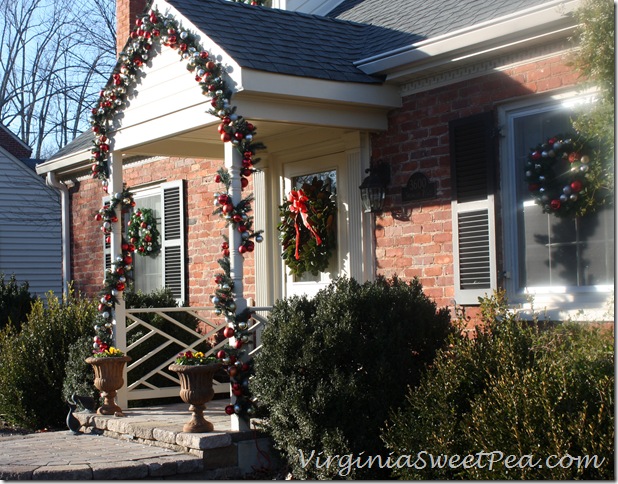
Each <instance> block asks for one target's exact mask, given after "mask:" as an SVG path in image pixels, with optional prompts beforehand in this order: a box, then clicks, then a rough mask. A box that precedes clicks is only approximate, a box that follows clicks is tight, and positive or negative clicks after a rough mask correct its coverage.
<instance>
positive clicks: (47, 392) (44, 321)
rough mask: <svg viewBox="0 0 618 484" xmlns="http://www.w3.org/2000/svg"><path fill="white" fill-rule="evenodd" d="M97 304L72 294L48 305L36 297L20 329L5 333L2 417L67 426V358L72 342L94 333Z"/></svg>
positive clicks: (0, 341) (33, 425)
mask: <svg viewBox="0 0 618 484" xmlns="http://www.w3.org/2000/svg"><path fill="white" fill-rule="evenodd" d="M97 313H98V312H97V306H96V303H94V302H92V301H90V300H88V299H81V298H79V297H77V296H75V295H74V294H73V293H71V294H69V295H68V297H64V298H62V299H59V298H58V297H57V296H55V295H54V294H52V293H49V294H48V296H47V304H44V303H43V301H42V300H41V299H37V300H36V301H35V302H34V303H33V305H32V310H31V311H30V313H29V314H28V318H27V321H26V322H25V323H24V324H23V326H22V328H21V330H20V331H19V330H18V329H17V328H15V327H13V326H12V325H9V326H7V327H6V328H4V329H3V330H2V331H0V415H1V416H2V418H3V419H4V420H6V421H8V422H10V423H12V424H15V425H18V426H21V427H25V428H29V429H32V430H37V429H43V428H48V429H57V428H62V427H63V426H64V427H65V428H66V426H65V425H64V421H65V418H66V415H67V412H68V410H69V407H68V406H67V404H66V401H65V399H64V398H63V393H62V391H63V381H64V379H65V374H66V362H67V359H68V355H69V354H70V352H71V347H72V345H73V344H74V343H75V342H76V341H77V340H79V339H80V338H81V337H83V336H87V335H91V333H92V331H93V329H92V328H93V321H95V318H96V315H97Z"/></svg>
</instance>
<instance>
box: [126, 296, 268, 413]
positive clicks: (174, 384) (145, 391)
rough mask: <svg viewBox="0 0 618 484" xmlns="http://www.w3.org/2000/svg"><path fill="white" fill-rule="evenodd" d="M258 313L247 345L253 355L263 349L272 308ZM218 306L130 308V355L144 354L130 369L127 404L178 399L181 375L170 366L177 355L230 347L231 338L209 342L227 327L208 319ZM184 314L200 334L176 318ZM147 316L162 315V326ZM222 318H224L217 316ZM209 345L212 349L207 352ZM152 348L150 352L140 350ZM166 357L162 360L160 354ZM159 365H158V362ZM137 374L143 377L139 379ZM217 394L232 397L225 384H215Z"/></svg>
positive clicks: (128, 346)
mask: <svg viewBox="0 0 618 484" xmlns="http://www.w3.org/2000/svg"><path fill="white" fill-rule="evenodd" d="M251 310H252V311H255V314H253V316H252V318H251V319H250V320H249V321H250V326H249V331H251V332H252V333H253V335H254V337H253V339H252V340H251V341H250V342H249V344H248V345H247V346H246V347H247V350H248V352H249V354H250V355H252V356H253V355H255V354H256V352H258V351H259V349H260V348H261V337H260V336H261V332H262V330H263V329H264V326H265V323H266V318H267V314H268V312H269V311H270V310H271V308H269V307H251ZM214 311H215V308H214V307H169V308H139V309H137V308H135V309H128V308H127V309H126V310H125V317H126V325H127V326H126V335H127V352H128V353H129V354H131V353H133V354H136V353H137V354H141V355H142V356H140V357H139V358H137V359H135V358H134V359H133V361H131V362H130V364H129V365H128V366H127V374H128V379H127V381H128V386H127V401H131V400H143V399H152V398H164V397H177V396H178V394H179V389H180V381H179V379H178V377H177V375H176V374H175V373H173V372H170V371H169V370H168V369H167V367H168V366H169V365H170V364H171V363H173V362H174V360H175V358H176V355H178V353H180V352H184V351H187V350H191V351H203V352H204V353H205V354H206V355H207V356H209V355H215V354H216V353H217V351H218V350H219V349H220V348H223V347H225V346H226V345H227V344H228V340H227V339H223V340H222V341H220V342H219V343H217V344H215V345H213V346H211V347H210V342H209V340H210V339H211V338H213V337H214V336H215V335H216V334H217V333H218V332H219V331H220V330H222V329H223V328H225V327H226V326H227V324H226V323H225V322H223V323H213V322H212V321H211V319H210V318H209V317H208V316H210V315H211V314H214ZM178 313H183V314H187V315H189V316H192V317H193V318H194V319H195V324H196V325H197V324H198V323H199V324H201V326H202V330H201V331H199V332H197V331H196V330H195V326H194V325H193V324H191V326H187V324H183V323H182V322H181V321H178V320H177V319H175V318H174V317H173V315H175V314H178ZM145 315H157V316H159V318H160V319H159V321H161V320H163V322H162V323H161V322H159V323H158V324H156V325H155V324H152V323H150V322H148V321H147V320H148V319H150V317H145ZM217 318H219V319H220V316H217ZM205 342H208V345H207V346H209V347H210V348H209V349H205V348H204V346H206V345H205ZM144 345H148V347H147V349H142V350H141V351H140V347H143V346H144ZM161 353H163V354H164V357H163V359H161V357H160V354H161ZM155 362H156V363H155ZM136 373H138V374H139V376H136ZM214 389H215V392H216V393H225V394H229V392H230V385H229V383H227V382H223V381H218V380H215V381H214Z"/></svg>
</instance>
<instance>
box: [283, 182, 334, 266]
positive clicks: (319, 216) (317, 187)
mask: <svg viewBox="0 0 618 484" xmlns="http://www.w3.org/2000/svg"><path fill="white" fill-rule="evenodd" d="M336 211H337V203H336V201H335V197H334V196H333V194H332V193H331V191H330V190H329V189H328V187H327V186H326V184H325V183H324V181H323V180H321V179H319V178H318V177H314V178H313V179H312V181H311V183H303V185H302V187H301V188H299V189H298V190H292V191H290V193H289V194H288V197H287V200H284V202H283V204H282V205H280V206H279V215H280V217H281V222H280V223H279V225H278V226H277V230H278V231H279V232H280V234H279V240H280V242H281V246H282V248H283V253H282V254H281V257H282V258H283V260H284V261H285V264H286V265H287V266H288V268H289V269H290V272H291V274H292V275H295V276H302V275H303V274H304V273H305V272H309V273H311V274H313V275H314V276H317V275H318V273H320V272H322V271H324V270H325V269H326V268H327V267H328V263H329V259H330V256H331V253H332V251H333V249H334V248H335V240H336V237H335V226H334V223H335V215H336Z"/></svg>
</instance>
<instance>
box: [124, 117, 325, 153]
mask: <svg viewBox="0 0 618 484" xmlns="http://www.w3.org/2000/svg"><path fill="white" fill-rule="evenodd" d="M256 126H257V137H256V141H260V142H262V143H264V144H265V145H266V146H267V147H269V140H274V141H275V144H276V140H277V139H281V138H298V139H303V137H304V136H305V135H307V134H308V132H309V131H312V132H314V131H315V128H314V129H311V128H308V127H306V126H301V125H296V124H292V123H279V122H268V121H259V122H257V121H256ZM223 150H224V145H223V143H222V142H221V139H220V138H219V133H218V132H217V128H216V124H213V125H209V126H202V127H200V128H197V129H194V130H190V131H186V132H183V133H177V134H175V135H173V136H170V137H167V138H161V139H157V140H154V141H151V142H147V143H144V144H141V145H138V146H132V147H130V148H126V149H122V150H121V154H122V156H123V158H128V157H133V156H175V157H194V158H222V157H223Z"/></svg>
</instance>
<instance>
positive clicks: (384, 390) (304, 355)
mask: <svg viewBox="0 0 618 484" xmlns="http://www.w3.org/2000/svg"><path fill="white" fill-rule="evenodd" d="M451 330H452V326H451V323H450V316H449V313H448V311H447V310H446V309H440V310H438V309H437V308H436V305H435V303H434V302H432V301H431V300H430V299H428V298H427V297H426V296H425V295H424V294H423V291H422V286H421V284H420V283H419V282H418V281H416V280H414V281H412V282H410V283H406V282H403V281H402V280H400V279H398V278H396V277H394V278H391V279H385V278H379V279H378V280H376V281H375V282H367V283H364V284H360V283H358V282H356V281H355V280H351V279H340V280H338V281H336V282H333V283H331V284H330V285H329V286H328V287H327V288H325V289H323V290H321V291H320V292H319V293H318V294H317V295H316V296H315V297H314V298H313V299H309V298H307V297H298V296H296V297H291V298H288V299H282V300H279V301H278V302H277V303H276V304H275V306H274V309H273V311H272V313H271V314H270V316H269V319H268V324H267V326H266V328H265V330H264V333H263V338H262V342H263V347H262V351H261V353H259V354H258V356H257V358H256V363H255V377H254V378H253V380H252V381H251V389H252V391H253V392H254V394H255V395H256V397H257V399H258V400H257V401H258V402H259V406H260V408H262V409H265V410H266V412H267V414H266V417H265V419H264V424H263V425H264V429H265V430H266V431H267V432H268V433H269V434H270V435H271V436H272V438H273V440H274V442H275V445H276V447H277V448H278V449H279V451H280V452H281V454H282V457H283V458H284V460H285V461H287V464H288V465H289V467H290V470H291V472H292V475H293V476H294V477H295V478H303V479H330V478H339V477H346V478H350V479H352V478H380V477H385V476H387V475H388V470H385V469H379V468H378V467H377V466H374V467H373V468H368V467H365V468H364V469H350V470H349V472H346V471H345V470H343V471H342V469H341V468H340V467H339V466H338V465H335V464H333V465H331V466H328V467H327V466H322V467H321V468H319V467H318V466H316V465H315V460H314V461H312V462H311V463H310V464H308V465H303V464H305V463H303V461H302V459H301V458H300V457H301V452H302V456H304V458H308V457H309V456H310V455H311V453H312V452H313V453H314V454H313V455H314V456H318V455H320V457H321V458H322V459H323V458H324V457H326V456H335V455H339V456H341V455H344V454H354V455H358V454H361V453H364V454H363V455H383V456H386V455H387V454H388V451H387V449H386V448H385V447H384V445H383V443H382V441H381V439H380V429H381V428H382V426H383V425H384V423H385V420H386V419H387V417H388V412H389V410H390V409H392V408H394V407H397V406H399V405H401V404H402V402H403V400H404V397H405V394H406V389H407V388H408V386H415V385H416V384H417V383H418V381H419V378H420V374H421V372H422V370H423V368H424V367H425V365H427V363H428V362H430V361H431V360H432V359H433V357H434V355H435V352H436V350H437V349H438V348H440V347H441V346H442V345H443V344H444V342H445V341H446V338H447V336H448V335H449V333H450V332H451ZM320 453H321V454H320Z"/></svg>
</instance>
